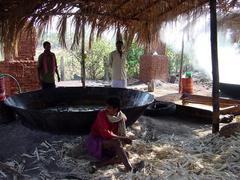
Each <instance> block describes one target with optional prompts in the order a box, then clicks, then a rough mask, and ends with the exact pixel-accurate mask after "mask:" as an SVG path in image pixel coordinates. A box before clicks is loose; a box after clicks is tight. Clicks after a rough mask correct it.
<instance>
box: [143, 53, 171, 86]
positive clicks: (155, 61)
mask: <svg viewBox="0 0 240 180" xmlns="http://www.w3.org/2000/svg"><path fill="white" fill-rule="evenodd" d="M139 79H140V80H141V81H143V82H150V81H151V80H153V79H154V80H163V81H168V59H167V57H166V56H165V55H147V54H144V55H142V56H141V57H140V72H139Z"/></svg>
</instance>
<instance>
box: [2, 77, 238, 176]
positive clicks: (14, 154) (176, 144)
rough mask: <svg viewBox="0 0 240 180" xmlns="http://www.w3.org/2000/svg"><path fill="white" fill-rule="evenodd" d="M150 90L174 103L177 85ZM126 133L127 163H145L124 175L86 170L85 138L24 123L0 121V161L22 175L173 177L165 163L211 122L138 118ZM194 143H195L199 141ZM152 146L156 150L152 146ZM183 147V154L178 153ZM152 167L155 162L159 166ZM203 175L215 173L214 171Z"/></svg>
mask: <svg viewBox="0 0 240 180" xmlns="http://www.w3.org/2000/svg"><path fill="white" fill-rule="evenodd" d="M68 83H70V82H68ZM93 83H94V85H96V84H97V85H98V82H89V85H93ZM70 84H71V83H70ZM74 84H75V85H76V83H74ZM103 85H104V84H103ZM129 88H133V89H139V90H144V91H145V90H147V85H146V84H139V83H138V84H135V85H134V83H133V85H131V86H129ZM152 93H153V94H154V95H155V97H156V99H159V100H166V101H175V100H176V99H179V97H180V95H179V94H178V85H177V84H169V83H160V84H159V85H158V86H156V88H155V91H154V92H152ZM194 94H199V95H210V94H211V89H208V88H205V87H204V86H203V85H196V86H194ZM128 132H129V135H131V136H132V137H133V138H134V139H135V140H134V141H133V146H132V147H127V149H128V151H129V152H130V161H131V163H133V164H134V163H136V162H137V161H139V160H144V161H145V164H146V167H145V169H144V171H142V172H139V173H138V174H136V175H133V174H129V173H128V174H126V173H124V172H123V171H122V169H123V166H122V165H117V166H108V167H105V168H102V169H100V170H98V171H97V172H96V173H94V174H90V173H89V169H88V168H89V162H90V161H92V160H93V159H92V158H91V157H90V156H88V155H87V153H86V150H85V148H84V140H85V138H86V136H69V135H55V134H50V133H47V132H41V131H38V130H32V129H29V128H26V127H24V126H23V125H22V124H21V123H20V122H19V121H14V122H11V123H9V124H2V125H0V144H1V150H0V161H1V162H3V163H6V164H8V165H9V166H12V167H14V168H15V169H16V170H18V171H19V172H20V173H21V174H23V175H24V176H23V177H22V179H126V178H128V179H145V178H147V177H151V178H152V179H159V178H163V179H178V178H174V177H173V176H170V175H169V173H170V174H171V172H170V170H168V168H167V167H165V166H167V165H168V163H172V162H173V161H175V160H174V158H176V157H179V158H180V157H185V155H186V154H188V153H186V152H188V151H189V154H190V155H191V152H190V150H189V147H192V146H193V145H192V144H191V143H193V142H197V143H198V141H199V139H201V138H205V137H207V136H209V135H211V124H205V123H202V122H200V121H198V120H195V119H193V118H187V117H186V118H179V117H175V116H164V117H157V118H152V117H147V116H141V117H140V118H139V120H138V121H137V122H136V123H135V124H134V125H133V126H132V127H130V128H128ZM211 138H212V137H211ZM213 138H214V137H213ZM201 143H203V144H204V142H201ZM196 146H197V147H200V145H199V144H198V145H196ZM180 147H181V149H182V150H180ZM186 147H188V148H186ZM156 148H160V149H158V150H156ZM183 150H184V151H185V153H184V155H181V156H180V154H181V153H183V152H184V151H183ZM149 153H150V154H149ZM152 153H153V154H154V153H155V154H154V155H152ZM171 156H173V157H171ZM190 157H191V156H189V158H190ZM177 161H180V160H177ZM164 163H165V164H164ZM166 164H167V165H166ZM156 166H160V167H159V168H160V169H157V168H156ZM211 167H213V165H212V166H211ZM173 168H175V166H174V167H173ZM228 171H229V170H228ZM228 171H227V172H228ZM186 172H187V173H186V174H185V175H184V174H183V175H181V177H182V179H188V177H192V176H199V178H200V177H202V176H201V173H200V172H199V173H195V172H192V171H191V172H190V170H189V169H186ZM216 172H217V171H216ZM209 174H210V175H211V176H212V177H216V176H215V174H214V173H212V174H211V173H209ZM209 174H208V175H209ZM228 174H229V173H228ZM210 175H209V177H210ZM238 175H239V174H236V173H235V174H234V173H232V174H230V175H229V177H230V178H229V179H237V178H236V177H237V176H238ZM12 177H13V175H12V173H9V172H7V171H4V170H1V169H0V179H11V178H12ZM168 177H169V178H168ZM225 177H228V176H225ZM180 179H181V178H180ZM207 179H211V178H207Z"/></svg>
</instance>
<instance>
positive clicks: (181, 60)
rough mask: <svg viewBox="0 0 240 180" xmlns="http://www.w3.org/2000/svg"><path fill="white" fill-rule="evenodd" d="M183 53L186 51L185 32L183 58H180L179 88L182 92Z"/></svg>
mask: <svg viewBox="0 0 240 180" xmlns="http://www.w3.org/2000/svg"><path fill="white" fill-rule="evenodd" d="M183 53H184V34H183V35H182V52H181V59H180V72H179V89H178V92H179V93H182V69H183Z"/></svg>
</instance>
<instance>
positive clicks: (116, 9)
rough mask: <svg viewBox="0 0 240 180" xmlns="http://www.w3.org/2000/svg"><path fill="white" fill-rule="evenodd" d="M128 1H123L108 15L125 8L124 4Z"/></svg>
mask: <svg viewBox="0 0 240 180" xmlns="http://www.w3.org/2000/svg"><path fill="white" fill-rule="evenodd" d="M129 1H130V0H125V1H123V2H122V3H121V4H120V5H118V6H117V7H115V8H114V9H112V11H111V12H110V14H112V13H116V12H117V11H118V10H119V9H120V8H122V7H123V6H125V4H127V3H128V2H129Z"/></svg>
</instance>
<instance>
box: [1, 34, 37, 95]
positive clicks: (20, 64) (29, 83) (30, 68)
mask: <svg viewBox="0 0 240 180" xmlns="http://www.w3.org/2000/svg"><path fill="white" fill-rule="evenodd" d="M35 49H36V35H35V33H33V34H32V36H29V35H28V34H23V35H22V36H21V39H20V41H19V47H18V55H17V56H15V57H14V58H13V59H9V58H8V57H9V56H7V55H5V60H4V61H1V62H0V73H5V74H10V75H12V76H13V77H15V78H16V79H17V81H18V82H19V84H20V87H21V90H22V92H28V91H33V90H37V89H39V88H40V87H39V82H38V78H37V62H36V61H34V55H35ZM5 88H6V89H5V90H6V95H7V96H10V95H13V94H16V93H17V91H18V89H17V84H16V82H15V81H14V80H13V79H11V78H8V77H6V78H5Z"/></svg>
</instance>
